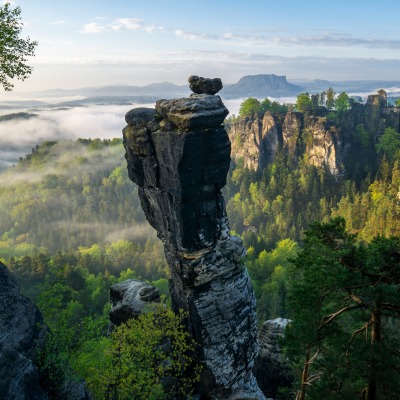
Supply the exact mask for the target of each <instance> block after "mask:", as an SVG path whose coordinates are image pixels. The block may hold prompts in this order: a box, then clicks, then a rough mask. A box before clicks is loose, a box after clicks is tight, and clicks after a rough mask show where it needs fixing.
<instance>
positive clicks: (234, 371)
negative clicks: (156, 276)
mask: <svg viewBox="0 0 400 400" xmlns="http://www.w3.org/2000/svg"><path fill="white" fill-rule="evenodd" d="M200 86H201V85H200ZM198 88H199V84H198V82H197V81H196V91H197V93H198V94H192V95H191V96H190V97H189V98H183V99H176V100H159V101H158V102H157V103H156V110H153V109H144V108H138V109H134V110H131V111H129V112H128V113H127V115H126V122H127V124H128V126H127V127H126V128H125V129H124V131H123V135H124V145H125V149H126V159H127V163H128V172H129V176H130V178H131V179H132V180H133V181H134V182H135V183H137V184H138V186H139V196H140V200H141V204H142V207H143V209H144V211H145V214H146V218H147V220H148V221H149V223H150V224H151V225H152V226H153V227H154V228H155V229H156V230H157V233H158V236H159V238H160V239H161V240H162V241H163V244H164V249H165V255H166V258H167V261H168V264H169V267H170V274H171V277H170V291H171V295H172V303H173V307H174V308H175V309H179V308H182V309H184V310H186V311H188V313H189V317H188V321H187V323H188V329H189V330H190V332H191V333H192V335H193V337H194V339H195V340H196V341H197V343H198V344H199V354H198V357H199V360H200V361H201V362H202V363H203V366H204V367H203V370H202V375H201V381H200V385H199V391H200V393H201V394H202V395H204V396H206V397H207V398H211V399H263V398H264V396H263V395H262V393H261V392H260V390H259V388H258V386H257V382H256V380H255V378H254V376H253V374H252V368H253V366H254V361H255V358H256V356H257V352H258V340H257V320H256V314H255V299H254V294H253V289H252V286H251V282H250V278H249V275H248V273H247V270H246V267H245V265H244V261H243V258H244V255H245V249H244V247H243V243H242V241H241V239H239V238H238V237H234V236H231V235H230V231H229V226H228V220H227V217H226V212H225V204H224V199H223V197H222V194H221V189H222V188H223V186H224V185H225V184H226V176H227V172H228V169H229V163H230V142H229V138H228V135H227V133H226V131H225V129H224V127H223V126H222V122H223V121H224V118H225V117H226V115H227V114H228V110H227V109H226V108H225V106H224V104H223V103H222V101H221V99H220V98H219V96H215V95H213V94H207V93H204V92H207V85H204V88H203V90H199V89H198ZM199 91H200V92H203V93H199Z"/></svg>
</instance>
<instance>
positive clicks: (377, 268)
mask: <svg viewBox="0 0 400 400" xmlns="http://www.w3.org/2000/svg"><path fill="white" fill-rule="evenodd" d="M399 248H400V238H399V237H393V238H383V237H377V238H375V239H374V240H373V241H372V242H371V243H370V244H368V245H364V244H361V245H357V244H356V237H355V236H354V235H351V234H348V233H347V232H346V230H345V223H344V220H343V219H342V218H337V219H334V220H332V221H330V222H329V223H326V224H321V223H314V224H312V225H311V227H310V229H309V230H308V231H307V232H306V233H305V239H304V248H303V249H302V250H301V251H300V252H299V254H298V256H297V258H296V259H294V260H293V266H292V267H291V268H289V276H290V290H289V294H288V297H289V302H288V305H289V307H290V311H291V316H292V318H293V320H294V322H293V323H292V325H291V327H290V328H289V329H288V331H287V336H286V337H287V339H286V347H287V351H288V355H289V357H290V359H291V361H292V363H293V365H294V368H295V370H296V371H297V375H298V377H299V392H298V399H301V400H303V399H306V398H307V399H320V398H322V397H324V398H329V399H337V398H341V399H342V398H346V399H347V398H349V399H351V398H357V397H358V396H360V397H362V393H363V392H364V391H366V392H368V393H369V394H368V396H369V397H367V398H369V399H386V398H387V399H389V398H396V394H397V395H398V393H399V390H400V386H399V385H398V382H397V381H396V380H395V381H390V382H389V381H388V380H387V379H388V378H387V376H388V375H391V374H392V369H393V368H394V369H396V370H397V369H398V368H399V367H400V359H399V354H398V352H393V351H391V349H395V348H396V346H398V345H399V344H400V342H399V337H398V335H397V334H395V330H396V326H397V325H398V323H399V322H400V321H399V320H398V317H399V316H400V307H399V304H400V295H399V291H398V289H399V283H400V272H399V271H400V257H399ZM393 346H394V347H393ZM300 377H301V378H300Z"/></svg>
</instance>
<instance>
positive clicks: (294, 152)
mask: <svg viewBox="0 0 400 400" xmlns="http://www.w3.org/2000/svg"><path fill="white" fill-rule="evenodd" d="M229 137H230V140H231V142H232V153H233V154H234V157H235V159H239V158H240V159H242V160H243V164H244V166H245V167H247V168H249V169H253V170H260V171H261V170H263V169H264V168H265V167H266V166H267V165H268V164H270V163H272V162H273V161H274V159H275V156H276V154H277V152H278V151H279V150H283V151H285V152H286V153H287V154H288V155H289V156H290V157H292V158H293V159H297V158H298V157H299V156H301V155H302V154H304V152H306V153H307V154H308V156H309V157H308V160H309V163H310V164H312V165H315V166H317V167H324V168H326V169H327V170H328V171H329V172H330V174H331V175H332V176H334V177H340V176H341V175H342V174H343V173H344V171H343V166H342V142H341V140H340V137H339V135H338V134H337V131H336V130H335V129H334V128H333V127H332V126H330V125H329V124H328V123H327V121H326V118H324V117H307V118H306V119H305V118H304V115H303V114H301V113H294V112H288V113H287V114H286V115H284V116H282V115H277V114H271V113H270V112H269V111H268V112H266V113H265V115H264V117H263V119H262V120H260V119H259V118H255V119H251V118H243V119H239V120H238V121H236V122H235V123H233V124H232V125H231V126H230V129H229Z"/></svg>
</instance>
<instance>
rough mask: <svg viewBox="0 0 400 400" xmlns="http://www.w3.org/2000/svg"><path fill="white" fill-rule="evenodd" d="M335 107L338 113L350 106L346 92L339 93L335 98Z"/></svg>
mask: <svg viewBox="0 0 400 400" xmlns="http://www.w3.org/2000/svg"><path fill="white" fill-rule="evenodd" d="M334 104H335V109H336V111H337V112H338V113H342V112H344V111H347V110H348V109H349V108H350V97H349V95H348V94H347V93H346V92H342V93H340V94H339V95H338V96H337V97H336V99H335V102H334Z"/></svg>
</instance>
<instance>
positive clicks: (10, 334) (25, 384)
mask: <svg viewBox="0 0 400 400" xmlns="http://www.w3.org/2000/svg"><path fill="white" fill-rule="evenodd" d="M42 323H43V321H42V316H41V314H40V312H39V310H38V309H37V308H36V307H35V305H34V304H33V302H32V301H31V300H29V299H27V298H26V297H23V296H21V295H20V294H19V288H18V285H17V283H16V282H15V280H14V278H13V277H12V276H11V274H10V272H9V271H8V270H7V268H6V267H5V265H4V264H2V263H1V262H0V360H1V361H0V399H7V400H11V399H18V400H23V399H38V400H40V399H48V396H47V393H46V391H45V390H44V389H43V388H42V387H41V385H40V384H39V371H38V369H37V367H36V366H35V364H34V361H33V360H34V357H35V352H36V351H37V341H39V340H40V339H41V337H43V330H42V329H41V328H40V325H41V324H42Z"/></svg>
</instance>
